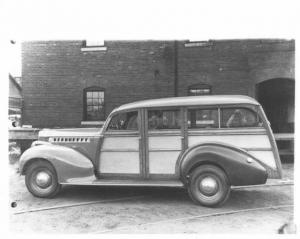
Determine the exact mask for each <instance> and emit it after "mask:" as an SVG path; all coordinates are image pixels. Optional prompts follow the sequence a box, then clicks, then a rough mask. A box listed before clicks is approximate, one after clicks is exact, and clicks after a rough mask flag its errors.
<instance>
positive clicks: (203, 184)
mask: <svg viewBox="0 0 300 239" xmlns="http://www.w3.org/2000/svg"><path fill="white" fill-rule="evenodd" d="M199 188H200V191H201V192H202V193H203V194H205V195H207V196H212V195H214V194H216V192H217V191H218V183H217V181H216V180H215V179H214V178H212V177H205V178H203V179H202V180H201V181H200V184H199Z"/></svg>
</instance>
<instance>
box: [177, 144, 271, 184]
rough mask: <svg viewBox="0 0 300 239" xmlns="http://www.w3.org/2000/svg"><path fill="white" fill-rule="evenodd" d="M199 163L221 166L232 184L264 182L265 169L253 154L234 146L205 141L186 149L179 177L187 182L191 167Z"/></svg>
mask: <svg viewBox="0 0 300 239" xmlns="http://www.w3.org/2000/svg"><path fill="white" fill-rule="evenodd" d="M201 164H214V165H216V166H219V167H220V168H222V169H223V170H224V171H225V173H226V174H227V176H228V179H229V181H230V183H231V185H233V186H242V185H256V184H264V183H265V182H266V180H267V175H268V174H267V170H266V169H265V167H264V166H263V165H262V163H261V162H258V160H257V159H255V158H254V157H253V156H251V155H250V154H248V153H247V152H245V151H243V150H240V149H237V148H235V147H232V146H229V145H225V144H219V143H206V144H201V145H197V146H194V147H192V148H190V149H188V150H187V151H186V152H185V153H184V154H183V155H182V157H181V159H180V163H179V168H180V175H181V179H182V180H184V181H185V183H187V176H188V175H189V173H190V172H191V170H192V169H194V168H195V167H197V166H199V165H201Z"/></svg>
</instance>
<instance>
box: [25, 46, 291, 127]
mask: <svg viewBox="0 0 300 239" xmlns="http://www.w3.org/2000/svg"><path fill="white" fill-rule="evenodd" d="M294 55H295V43H294V41H293V40H212V41H203V42H190V41H105V42H104V43H103V44H101V45H97V44H90V43H89V42H86V41H45V42H41V41H35V42H24V43H23V44H22V60H23V61H22V62H23V63H22V64H23V69H22V77H23V98H24V105H23V111H22V112H23V116H22V120H23V124H26V125H32V126H33V127H80V126H85V125H97V124H101V121H103V120H105V118H106V117H107V115H108V114H109V113H110V112H111V110H112V109H113V108H115V107H117V106H119V105H121V104H124V103H128V102H132V101H136V100H143V99H150V98H161V97H170V96H185V95H195V94H242V95H249V96H252V97H255V98H257V99H258V100H259V101H260V102H261V103H262V104H263V106H264V108H265V111H266V113H267V115H268V117H269V119H270V121H271V123H272V127H273V130H274V131H277V132H293V125H294V116H293V115H294V85H295V79H294V78H295V77H294V57H295V56H294Z"/></svg>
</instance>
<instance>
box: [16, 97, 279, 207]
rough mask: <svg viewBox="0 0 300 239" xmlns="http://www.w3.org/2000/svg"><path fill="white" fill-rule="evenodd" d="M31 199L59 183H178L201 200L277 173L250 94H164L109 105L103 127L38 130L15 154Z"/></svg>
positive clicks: (269, 137)
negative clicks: (35, 137)
mask: <svg viewBox="0 0 300 239" xmlns="http://www.w3.org/2000/svg"><path fill="white" fill-rule="evenodd" d="M19 166H20V172H21V174H22V175H25V181H26V186H27V188H28V190H29V191H30V192H31V193H32V194H33V195H34V196H37V197H53V196H54V195H56V194H57V193H58V192H59V190H60V188H61V185H95V186H101V185H106V186H145V187H146V186H151V187H183V188H186V189H187V191H188V193H189V195H190V197H191V198H192V200H193V201H194V202H196V203H198V204H201V205H205V206H216V205H220V204H222V203H224V202H225V201H226V200H227V198H228V197H229V194H230V189H231V186H241V185H257V184H264V183H265V182H266V180H267V178H281V173H282V172H281V163H280V159H279V155H278V150H277V146H276V143H275V140H274V136H273V134H272V130H271V128H270V124H269V122H268V120H267V118H266V116H265V114H264V111H263V109H262V107H261V106H260V104H259V103H258V102H257V101H256V100H254V99H253V98H250V97H248V96H238V95H215V96H190V97H175V98H163V99H153V100H145V101H139V102H134V103H130V104H125V105H122V106H120V107H119V108H117V109H115V110H113V111H112V112H111V114H110V115H109V116H108V118H107V120H106V122H105V124H104V125H103V127H102V128H101V129H84V128H81V129H53V130H50V129H49V130H42V131H41V132H40V134H39V140H38V141H35V142H33V144H32V146H31V148H29V149H28V150H26V151H25V152H24V153H23V155H22V156H21V158H20V165H19Z"/></svg>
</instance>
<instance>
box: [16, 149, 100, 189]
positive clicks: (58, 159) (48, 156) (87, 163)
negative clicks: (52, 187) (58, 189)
mask: <svg viewBox="0 0 300 239" xmlns="http://www.w3.org/2000/svg"><path fill="white" fill-rule="evenodd" d="M36 159H44V160H47V161H49V162H50V163H51V164H52V165H53V166H54V168H55V170H56V173H57V177H58V182H59V183H76V182H90V181H93V180H95V179H96V177H95V173H94V166H93V164H92V162H91V160H90V159H89V158H87V157H86V156H85V155H83V154H81V153H80V152H78V151H76V150H74V149H72V148H68V147H65V146H60V145H53V144H44V145H39V146H34V147H31V148H29V149H27V150H26V151H25V152H24V153H23V154H22V156H21V158H20V161H19V170H20V173H21V174H25V170H26V167H27V166H28V164H29V163H31V162H33V160H36Z"/></svg>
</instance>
